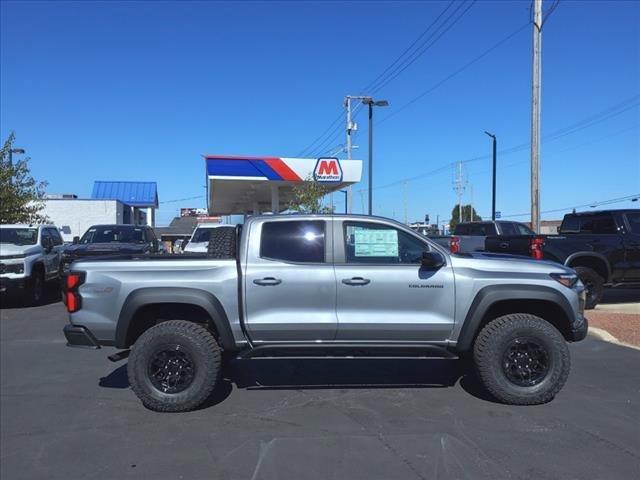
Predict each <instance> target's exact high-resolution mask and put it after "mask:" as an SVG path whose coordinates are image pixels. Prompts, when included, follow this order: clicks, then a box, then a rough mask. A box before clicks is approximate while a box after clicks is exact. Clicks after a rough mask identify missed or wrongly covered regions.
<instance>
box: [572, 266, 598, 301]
mask: <svg viewBox="0 0 640 480" xmlns="http://www.w3.org/2000/svg"><path fill="white" fill-rule="evenodd" d="M575 270H576V274H577V275H578V278H579V279H580V281H581V282H582V283H583V284H584V288H585V294H586V297H587V298H586V302H585V305H584V308H586V309H587V310H591V309H593V308H596V305H597V304H598V303H600V301H601V300H602V295H604V278H602V277H601V276H600V275H598V273H597V272H596V271H595V270H592V269H591V268H588V267H576V268H575Z"/></svg>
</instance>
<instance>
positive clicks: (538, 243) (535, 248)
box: [529, 237, 544, 260]
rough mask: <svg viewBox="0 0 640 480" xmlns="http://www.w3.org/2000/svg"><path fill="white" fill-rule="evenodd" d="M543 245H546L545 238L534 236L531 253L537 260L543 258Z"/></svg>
mask: <svg viewBox="0 0 640 480" xmlns="http://www.w3.org/2000/svg"><path fill="white" fill-rule="evenodd" d="M542 247H544V238H543V237H533V238H532V239H531V241H530V242H529V253H531V257H533V258H534V259H535V260H542V258H543V256H544V253H543V252H542Z"/></svg>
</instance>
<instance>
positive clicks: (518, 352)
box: [502, 337, 550, 387]
mask: <svg viewBox="0 0 640 480" xmlns="http://www.w3.org/2000/svg"><path fill="white" fill-rule="evenodd" d="M549 365H550V360H549V353H548V352H547V350H546V348H545V347H544V345H542V344H541V342H538V341H536V340H535V339H534V338H530V337H519V338H515V339H513V340H512V341H511V342H510V343H509V344H508V345H507V347H506V349H505V352H504V355H503V357H502V369H503V371H504V374H505V376H506V377H507V379H508V380H509V381H510V382H511V383H513V384H514V385H518V386H519V387H532V386H534V385H537V384H539V383H540V382H542V380H544V378H545V377H546V376H547V373H549Z"/></svg>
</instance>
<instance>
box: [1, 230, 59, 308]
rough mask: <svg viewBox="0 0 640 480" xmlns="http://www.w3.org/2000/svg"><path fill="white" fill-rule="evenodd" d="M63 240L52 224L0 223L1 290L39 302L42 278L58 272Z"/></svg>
mask: <svg viewBox="0 0 640 480" xmlns="http://www.w3.org/2000/svg"><path fill="white" fill-rule="evenodd" d="M62 244H63V242H62V236H61V235H60V232H59V231H58V229H57V228H56V227H55V226H53V225H22V224H21V225H0V293H2V294H13V293H17V294H19V295H22V296H23V297H24V299H25V300H26V301H27V303H29V304H31V305H38V304H40V303H41V302H42V301H43V299H44V291H45V282H47V281H49V280H54V279H57V278H58V276H59V272H60V258H61V256H62V250H63V245H62Z"/></svg>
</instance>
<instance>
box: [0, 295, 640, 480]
mask: <svg viewBox="0 0 640 480" xmlns="http://www.w3.org/2000/svg"><path fill="white" fill-rule="evenodd" d="M51 302H52V303H50V304H49V305H45V306H42V307H35V308H21V307H19V306H18V305H9V307H10V308H6V309H3V310H2V311H1V322H0V326H1V331H0V334H1V335H0V340H1V347H0V354H1V356H0V361H1V362H0V367H1V371H0V373H1V385H0V387H1V417H0V421H1V424H2V429H1V438H0V449H1V452H0V455H1V467H0V468H1V471H0V477H2V478H3V479H4V478H6V479H9V478H10V479H22V478H24V479H34V478H61V479H62V478H64V479H76V478H109V479H112V478H128V477H135V478H171V479H175V478H187V479H191V478H196V479H199V478H203V479H204V478H207V479H212V478H229V479H236V478H238V479H240V478H247V479H249V478H254V479H276V478H282V479H288V478H292V479H293V478H295V479H301V478H318V479H347V478H348V479H357V478H363V479H378V478H379V479H391V478H398V479H410V478H418V479H420V478H423V479H424V478H474V479H477V478H492V479H497V478H533V477H536V478H607V479H613V478H632V477H634V476H637V475H638V473H640V437H639V434H638V424H639V422H640V391H639V390H640V368H638V367H640V351H638V350H633V349H629V348H625V347H620V346H616V345H612V344H608V343H604V342H601V341H599V340H595V339H593V338H588V339H587V340H586V341H584V342H581V343H578V344H573V345H571V347H570V348H571V354H572V360H573V365H572V372H571V375H570V377H569V381H568V383H567V385H566V387H565V388H564V390H563V391H562V392H561V393H560V394H559V396H558V398H556V400H554V401H553V402H551V403H550V404H547V405H542V406H535V407H512V406H504V405H500V404H496V403H494V402H492V401H491V400H490V399H488V398H486V396H485V395H484V394H483V393H482V391H481V390H480V389H479V387H478V386H477V383H476V382H475V380H474V379H473V377H472V376H470V375H465V372H464V370H463V369H462V368H461V366H460V365H459V364H458V362H456V361H439V360H429V361H425V360H324V361H318V360H305V361H291V360H253V361H236V362H234V363H232V364H231V365H230V366H229V368H228V369H227V371H228V375H227V380H226V381H225V382H224V385H223V387H222V388H221V389H220V392H219V393H218V395H217V396H216V397H215V398H213V399H212V400H211V402H210V403H209V405H208V406H207V407H206V408H203V409H201V410H198V411H195V412H191V413H186V414H158V413H154V412H151V411H148V410H145V409H144V408H143V407H142V405H141V404H140V403H139V401H138V400H137V398H136V397H135V396H134V395H133V393H132V392H131V391H130V390H129V388H128V384H127V379H126V361H123V362H120V363H117V364H114V363H111V362H109V361H108V360H107V359H106V355H108V354H110V353H112V352H113V350H111V349H103V350H99V351H93V350H78V349H69V348H67V347H66V346H65V341H64V337H63V335H62V327H63V325H64V324H65V322H66V314H65V311H64V308H63V305H62V304H61V303H59V302H57V303H56V302H55V296H54V297H52V298H51Z"/></svg>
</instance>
